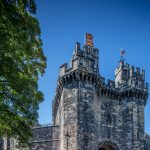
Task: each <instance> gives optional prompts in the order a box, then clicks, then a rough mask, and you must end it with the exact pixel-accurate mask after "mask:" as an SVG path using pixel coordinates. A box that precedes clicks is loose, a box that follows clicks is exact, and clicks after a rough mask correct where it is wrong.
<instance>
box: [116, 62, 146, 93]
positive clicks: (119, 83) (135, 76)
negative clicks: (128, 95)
mask: <svg viewBox="0 0 150 150" xmlns="http://www.w3.org/2000/svg"><path fill="white" fill-rule="evenodd" d="M115 86H116V87H117V88H128V87H134V88H138V89H143V90H148V84H147V83H145V70H143V69H142V70H141V69H140V68H139V67H134V66H130V65H129V64H127V63H126V64H120V65H119V67H118V68H117V69H116V71H115Z"/></svg>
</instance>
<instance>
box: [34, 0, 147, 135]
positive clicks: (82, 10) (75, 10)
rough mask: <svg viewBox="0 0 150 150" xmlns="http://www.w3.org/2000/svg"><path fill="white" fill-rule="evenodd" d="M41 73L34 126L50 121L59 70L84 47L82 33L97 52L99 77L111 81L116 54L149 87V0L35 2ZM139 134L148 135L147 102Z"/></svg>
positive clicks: (46, 0)
mask: <svg viewBox="0 0 150 150" xmlns="http://www.w3.org/2000/svg"><path fill="white" fill-rule="evenodd" d="M36 3H37V18H38V20H39V23H40V27H41V32H42V34H41V38H42V40H43V50H44V53H45V55H46V56H47V60H48V61H47V64H48V66H47V69H46V73H45V75H44V76H43V77H42V78H40V81H39V89H40V90H41V91H42V92H43V93H44V96H45V100H44V102H43V103H41V104H40V109H39V123H41V124H43V123H44V124H45V123H50V122H51V120H52V117H51V116H52V112H51V111H52V105H51V103H52V99H53V98H54V94H55V89H56V83H57V77H58V71H59V66H60V65H61V64H63V63H65V62H68V63H69V61H70V58H71V56H72V52H73V49H74V45H75V43H76V42H77V41H78V42H80V43H81V44H83V42H84V33H86V32H89V33H92V34H93V35H94V45H95V47H97V48H99V51H100V52H99V53H100V74H101V75H102V76H104V77H106V78H107V79H114V70H115V68H116V67H117V64H118V60H119V57H120V56H119V55H120V49H121V48H123V49H124V50H126V62H128V63H129V64H132V65H135V66H137V67H140V68H143V69H145V70H146V81H147V82H149V83H150V1H149V0H36ZM145 122H146V123H145V130H146V131H147V132H149V133H150V98H149V102H148V103H147V106H146V108H145Z"/></svg>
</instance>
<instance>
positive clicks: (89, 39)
mask: <svg viewBox="0 0 150 150" xmlns="http://www.w3.org/2000/svg"><path fill="white" fill-rule="evenodd" d="M85 40H86V43H85V44H86V45H87V46H93V35H92V34H90V33H85Z"/></svg>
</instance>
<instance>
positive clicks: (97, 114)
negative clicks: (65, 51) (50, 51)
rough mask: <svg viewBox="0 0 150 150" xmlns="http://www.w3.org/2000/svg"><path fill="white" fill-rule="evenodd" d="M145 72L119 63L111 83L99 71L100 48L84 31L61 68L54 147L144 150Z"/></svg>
mask: <svg viewBox="0 0 150 150" xmlns="http://www.w3.org/2000/svg"><path fill="white" fill-rule="evenodd" d="M147 98H148V84H146V83H145V71H144V70H142V72H140V69H139V68H136V70H134V67H133V66H131V67H130V66H129V65H128V64H125V63H124V62H123V63H120V65H119V66H118V68H117V69H116V71H115V81H112V80H108V81H107V83H106V82H105V78H103V77H102V76H101V75H100V74H99V50H98V49H97V48H95V47H94V44H93V36H92V35H91V34H86V42H85V44H84V45H83V47H82V48H81V46H80V43H76V45H75V49H74V52H73V56H72V59H71V67H68V66H67V64H63V65H62V66H61V67H60V73H59V78H58V84H57V89H56V95H55V99H54V101H53V124H54V125H57V124H58V125H59V127H60V135H59V137H60V140H59V148H58V149H59V150H144V106H145V104H146V101H147Z"/></svg>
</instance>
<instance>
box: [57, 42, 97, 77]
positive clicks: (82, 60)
mask: <svg viewBox="0 0 150 150" xmlns="http://www.w3.org/2000/svg"><path fill="white" fill-rule="evenodd" d="M98 51H99V50H98V49H97V48H95V47H94V46H87V45H83V48H82V49H81V47H80V43H79V42H77V43H76V45H75V49H74V52H73V57H72V59H71V62H70V64H71V65H70V67H68V65H67V63H65V64H63V65H62V66H60V72H59V76H60V77H62V76H64V75H65V74H67V73H69V72H70V71H73V70H76V69H80V70H84V71H88V72H90V73H94V74H98V73H99V52H98Z"/></svg>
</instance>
